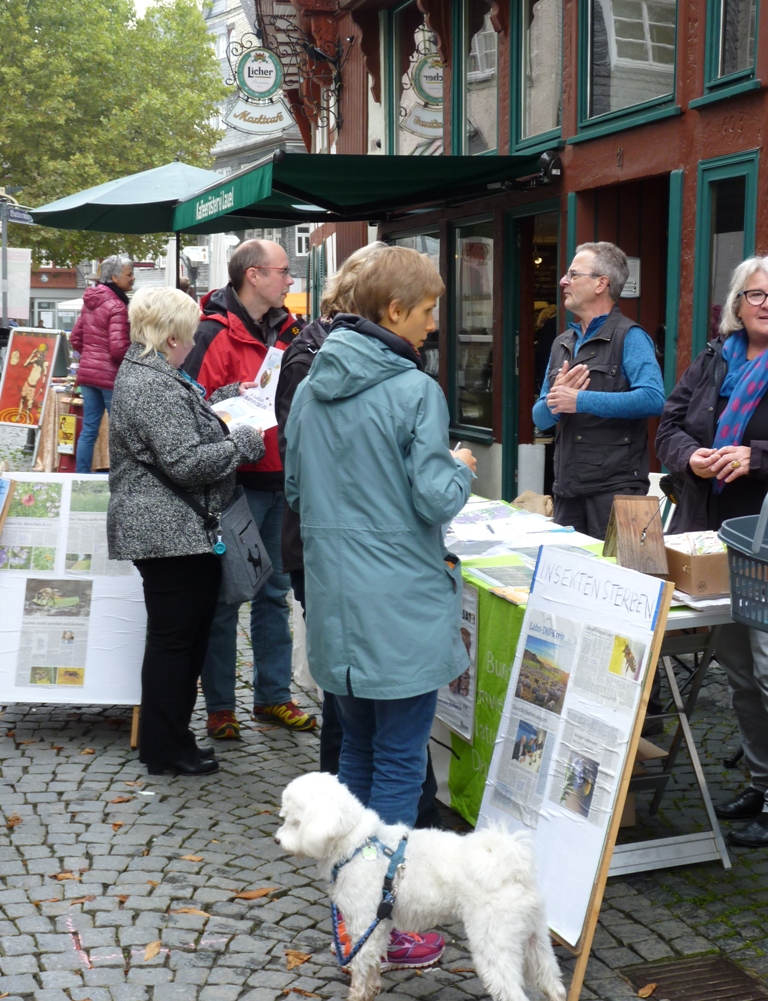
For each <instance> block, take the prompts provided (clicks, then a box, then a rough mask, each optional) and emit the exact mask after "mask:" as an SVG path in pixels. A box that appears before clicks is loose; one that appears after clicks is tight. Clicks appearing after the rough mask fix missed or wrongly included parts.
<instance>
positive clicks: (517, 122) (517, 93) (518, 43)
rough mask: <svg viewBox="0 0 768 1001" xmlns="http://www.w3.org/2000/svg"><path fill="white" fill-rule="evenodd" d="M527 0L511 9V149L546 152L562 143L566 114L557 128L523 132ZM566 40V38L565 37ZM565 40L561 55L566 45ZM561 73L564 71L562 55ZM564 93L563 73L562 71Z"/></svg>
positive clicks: (513, 151) (520, 151)
mask: <svg viewBox="0 0 768 1001" xmlns="http://www.w3.org/2000/svg"><path fill="white" fill-rule="evenodd" d="M524 14H525V8H524V5H523V4H513V5H512V7H511V10H510V19H511V20H510V29H509V48H510V60H509V62H510V81H509V135H510V141H509V146H510V150H509V151H510V153H522V152H531V153H535V152H539V151H540V152H542V153H543V152H544V150H546V149H552V147H553V146H555V147H558V146H562V145H564V144H563V140H562V134H563V126H562V115H561V122H560V125H558V127H557V128H554V129H549V130H547V131H545V132H537V133H535V134H534V135H531V136H523V97H524V94H525V87H524V84H523V73H524V72H525V32H524V31H523V16H524ZM561 30H562V19H561ZM562 42H564V39H563V40H562ZM562 42H561V48H560V51H561V55H562V51H563V46H562ZM560 62H561V74H562V58H561V60H560ZM560 83H561V87H560V90H561V93H562V75H561V81H560Z"/></svg>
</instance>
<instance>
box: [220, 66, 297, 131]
mask: <svg viewBox="0 0 768 1001" xmlns="http://www.w3.org/2000/svg"><path fill="white" fill-rule="evenodd" d="M235 81H236V83H237V88H238V90H239V91H240V93H239V94H238V96H237V99H236V100H235V102H234V103H233V105H232V106H231V107H230V108H229V109H228V111H227V113H226V114H225V115H224V122H225V123H226V124H227V125H228V126H229V127H230V128H233V129H237V130H238V131H239V132H247V133H248V134H249V135H257V136H275V135H280V133H282V132H284V131H285V130H286V129H287V128H289V127H290V126H291V125H292V124H293V118H292V116H291V112H290V110H289V108H288V105H287V104H286V102H285V100H284V98H283V96H282V87H283V67H282V64H281V63H280V60H279V59H278V57H277V56H276V55H275V53H274V52H270V50H269V49H262V48H254V49H248V50H247V51H246V52H244V53H243V54H242V55H241V56H240V58H239V59H238V61H237V67H236V70H235Z"/></svg>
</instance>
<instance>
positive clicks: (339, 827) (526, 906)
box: [275, 772, 565, 1001]
mask: <svg viewBox="0 0 768 1001" xmlns="http://www.w3.org/2000/svg"><path fill="white" fill-rule="evenodd" d="M280 816H281V818H282V819H283V821H284V823H283V826H282V827H281V828H280V829H279V830H278V831H277V833H276V835H275V841H276V842H277V843H278V844H279V845H282V847H283V848H285V850H286V851H288V852H290V853H291V854H293V855H305V856H308V857H309V858H314V859H317V862H318V868H319V870H320V875H321V876H322V877H323V878H325V879H328V880H330V881H331V885H330V896H331V899H332V901H333V902H334V903H335V904H336V905H337V907H338V908H339V910H340V911H341V913H342V915H343V916H344V920H345V922H346V928H347V932H348V933H349V936H350V938H351V940H352V943H353V944H354V943H357V941H358V940H359V939H360V938H361V937H362V936H363V935H364V934H365V932H366V931H367V930H368V929H369V928H370V927H371V925H372V924H373V923H374V922H375V920H376V912H377V909H378V908H379V905H380V904H381V902H382V897H383V891H382V887H383V885H384V879H385V876H386V875H387V872H388V869H389V867H390V859H389V858H388V857H387V854H386V853H385V852H384V851H383V850H382V847H381V846H382V845H383V846H386V847H387V848H388V849H392V850H394V849H397V847H398V845H399V844H400V842H401V839H402V837H403V836H404V835H407V842H406V844H405V862H404V864H402V865H401V866H400V867H399V868H398V871H397V875H396V876H395V881H394V886H393V891H394V901H392V900H391V898H390V902H392V905H393V910H392V912H391V914H392V918H391V920H389V919H385V920H382V921H381V923H380V924H379V925H378V926H377V927H376V928H375V930H374V931H373V932H372V933H371V936H370V938H369V940H368V941H367V942H366V944H365V945H364V946H363V947H362V948H361V950H360V952H359V953H358V954H357V955H356V956H355V957H354V958H353V959H352V961H351V963H350V969H351V973H352V985H351V989H350V993H349V997H350V1001H372V999H373V998H375V997H376V995H377V994H378V993H379V991H380V989H381V968H380V961H379V957H380V956H382V955H384V954H385V953H386V951H387V948H386V947H387V943H388V941H389V934H390V931H391V929H392V926H393V922H394V923H395V924H396V925H397V927H398V928H405V929H408V930H409V931H417V932H418V931H426V930H428V929H430V928H432V927H433V926H434V925H436V924H442V923H445V922H452V921H455V920H456V919H460V920H461V921H463V923H464V928H465V929H466V933H467V938H468V939H469V947H470V949H471V951H472V957H473V959H474V962H475V967H476V969H477V973H478V975H479V977H480V979H481V980H482V982H483V984H484V985H485V988H486V990H487V991H488V993H489V994H490V995H491V997H492V998H493V999H494V1001H527V995H526V993H525V990H524V987H523V984H524V977H526V976H527V977H528V978H529V980H530V981H532V982H533V983H534V984H535V985H536V986H537V987H538V988H539V989H540V990H541V991H543V993H544V994H545V995H546V997H547V998H548V999H549V1001H565V989H564V987H563V984H562V981H561V978H560V971H559V969H558V966H557V960H556V959H555V955H554V952H553V951H552V944H551V942H550V938H549V933H548V931H547V925H546V922H545V920H544V910H543V906H542V901H541V897H540V895H539V892H538V889H537V886H536V878H535V874H534V861H533V853H532V851H531V848H530V844H529V841H528V838H527V837H526V835H524V834H508V833H505V832H502V831H498V830H481V831H475V832H474V833H472V834H469V835H466V836H463V837H462V836H461V835H458V834H453V833H451V832H447V831H434V830H420V831H411V830H409V829H408V828H406V827H405V826H404V825H398V826H395V827H390V826H387V825H386V824H384V823H383V822H382V820H381V819H380V817H379V816H378V814H376V813H374V812H373V810H367V809H366V808H365V807H364V806H363V805H362V804H361V803H360V802H359V800H357V799H356V798H355V797H354V796H353V795H352V793H351V792H350V791H349V790H348V789H347V787H346V786H344V785H342V784H341V783H340V782H339V781H338V779H336V778H335V777H334V776H332V775H329V774H327V773H326V772H310V773H309V774H307V775H302V776H300V777H299V778H297V779H294V780H293V782H291V783H290V784H289V785H288V786H286V788H285V790H284V791H283V805H282V809H281V810H280Z"/></svg>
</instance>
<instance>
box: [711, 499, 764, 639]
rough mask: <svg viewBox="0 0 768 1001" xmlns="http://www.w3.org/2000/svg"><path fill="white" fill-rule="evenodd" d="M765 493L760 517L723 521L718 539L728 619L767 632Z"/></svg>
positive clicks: (750, 516) (752, 516)
mask: <svg viewBox="0 0 768 1001" xmlns="http://www.w3.org/2000/svg"><path fill="white" fill-rule="evenodd" d="M766 526H768V494H766V497H765V500H764V501H763V506H762V508H761V509H760V514H759V515H758V514H751V515H748V516H747V517H745V518H729V519H728V521H724V522H723V524H722V526H721V528H720V531H719V532H718V537H719V538H720V539H721V540H722V541H723V542H724V543H725V545H726V546H727V547H728V568H729V570H730V574H731V617H732V618H733V621H734V622H742V623H743V624H744V625H745V626H751V627H752V628H753V629H761V630H762V631H763V632H768V540H766V537H765V530H766Z"/></svg>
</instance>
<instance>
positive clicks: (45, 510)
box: [0, 479, 62, 573]
mask: <svg viewBox="0 0 768 1001" xmlns="http://www.w3.org/2000/svg"><path fill="white" fill-rule="evenodd" d="M61 491H62V484H60V483H46V482H37V481H31V480H21V479H19V481H18V482H17V483H16V489H15V490H14V493H13V496H12V497H11V502H10V504H9V505H8V515H7V517H6V520H5V524H4V526H3V534H2V540H1V541H0V570H20V571H27V572H35V573H45V572H49V573H53V572H54V570H55V568H56V560H57V556H58V553H57V545H58V539H59V527H60V514H61Z"/></svg>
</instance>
